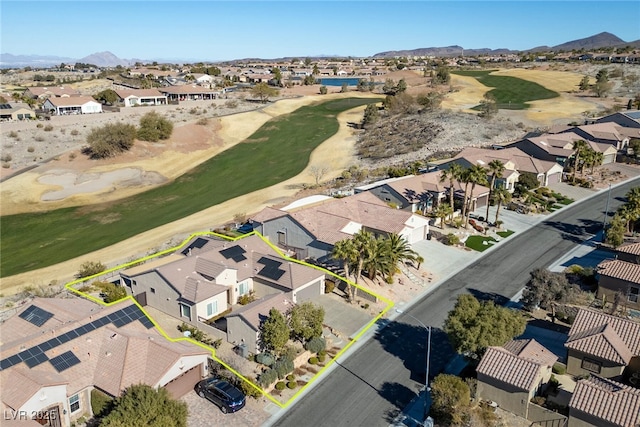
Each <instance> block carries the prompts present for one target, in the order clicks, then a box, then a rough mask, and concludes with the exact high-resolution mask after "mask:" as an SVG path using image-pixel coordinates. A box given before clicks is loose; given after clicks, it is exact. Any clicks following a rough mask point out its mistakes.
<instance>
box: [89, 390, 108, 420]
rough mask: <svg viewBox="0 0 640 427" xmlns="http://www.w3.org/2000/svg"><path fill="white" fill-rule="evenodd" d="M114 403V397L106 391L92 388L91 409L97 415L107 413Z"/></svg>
mask: <svg viewBox="0 0 640 427" xmlns="http://www.w3.org/2000/svg"><path fill="white" fill-rule="evenodd" d="M112 404H113V399H112V398H110V397H109V396H107V395H106V394H105V393H103V392H101V391H100V390H98V389H95V388H94V389H93V390H91V411H92V412H93V415H94V416H95V417H97V418H99V417H101V416H103V415H106V414H107V413H108V412H109V410H110V407H111V405H112Z"/></svg>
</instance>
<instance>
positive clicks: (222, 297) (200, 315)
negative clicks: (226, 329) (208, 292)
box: [191, 292, 228, 320]
mask: <svg viewBox="0 0 640 427" xmlns="http://www.w3.org/2000/svg"><path fill="white" fill-rule="evenodd" d="M227 293H228V292H222V293H219V294H218V295H214V296H213V297H211V298H209V299H207V300H205V301H202V302H199V303H198V304H196V305H195V312H194V313H191V314H192V315H193V316H194V317H193V318H194V320H195V319H198V320H199V319H205V320H208V319H211V318H212V317H214V316H216V315H218V314H220V313H222V312H223V311H226V310H227V308H228V305H227ZM213 302H217V303H218V307H217V310H215V311H214V312H213V313H212V314H211V316H208V315H207V305H208V304H210V303H213Z"/></svg>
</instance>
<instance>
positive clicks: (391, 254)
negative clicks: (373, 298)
mask: <svg viewBox="0 0 640 427" xmlns="http://www.w3.org/2000/svg"><path fill="white" fill-rule="evenodd" d="M444 206H446V205H444ZM379 243H380V244H381V247H379V248H378V256H379V257H380V258H382V259H384V258H386V259H387V260H386V261H385V262H381V268H379V271H380V273H382V274H384V275H385V276H386V279H387V281H388V282H391V279H392V277H393V276H394V275H395V274H396V273H397V272H398V270H399V269H398V264H401V263H405V262H407V261H417V259H418V257H419V255H418V253H417V252H416V251H414V250H413V249H411V246H410V245H409V242H407V240H406V239H405V238H404V237H401V236H400V235H398V234H396V233H391V234H389V235H388V236H387V237H386V238H384V239H381V240H380V242H379ZM379 262H380V261H379Z"/></svg>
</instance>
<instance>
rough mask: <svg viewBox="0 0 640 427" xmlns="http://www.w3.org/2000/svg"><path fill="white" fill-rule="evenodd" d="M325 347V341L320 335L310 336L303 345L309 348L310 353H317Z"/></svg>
mask: <svg viewBox="0 0 640 427" xmlns="http://www.w3.org/2000/svg"><path fill="white" fill-rule="evenodd" d="M326 347H327V342H326V341H325V340H324V338H322V337H315V338H311V339H310V340H309V341H307V343H306V344H305V345H304V348H305V349H306V350H309V351H310V352H311V353H318V352H320V351H322V350H324V349H325V348H326Z"/></svg>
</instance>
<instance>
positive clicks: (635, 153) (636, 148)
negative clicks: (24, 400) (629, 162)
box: [629, 138, 640, 159]
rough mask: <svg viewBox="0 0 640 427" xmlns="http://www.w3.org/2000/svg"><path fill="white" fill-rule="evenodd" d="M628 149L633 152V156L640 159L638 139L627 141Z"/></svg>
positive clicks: (639, 142)
mask: <svg viewBox="0 0 640 427" xmlns="http://www.w3.org/2000/svg"><path fill="white" fill-rule="evenodd" d="M629 148H631V149H632V150H633V156H634V157H635V158H636V159H638V158H640V138H631V139H630V140H629Z"/></svg>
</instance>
